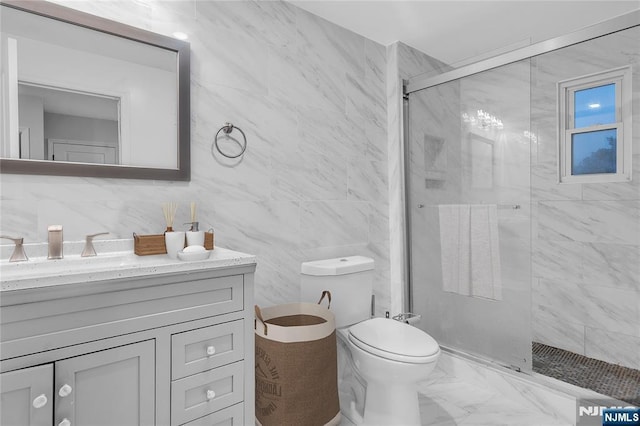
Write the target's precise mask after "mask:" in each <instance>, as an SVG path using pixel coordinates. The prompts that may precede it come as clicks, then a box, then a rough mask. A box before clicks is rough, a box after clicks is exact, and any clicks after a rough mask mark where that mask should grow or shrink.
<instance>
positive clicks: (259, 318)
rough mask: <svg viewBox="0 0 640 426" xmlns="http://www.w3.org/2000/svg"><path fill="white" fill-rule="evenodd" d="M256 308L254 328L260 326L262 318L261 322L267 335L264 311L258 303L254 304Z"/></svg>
mask: <svg viewBox="0 0 640 426" xmlns="http://www.w3.org/2000/svg"><path fill="white" fill-rule="evenodd" d="M254 309H255V311H256V317H255V319H254V320H253V329H254V330H255V329H256V327H257V326H258V323H257V322H258V320H260V322H261V323H262V325H263V327H264V335H265V336H266V335H267V323H266V322H264V319H263V318H262V311H261V310H260V307H259V306H258V305H254Z"/></svg>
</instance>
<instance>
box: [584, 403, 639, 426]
mask: <svg viewBox="0 0 640 426" xmlns="http://www.w3.org/2000/svg"><path fill="white" fill-rule="evenodd" d="M576 408H577V416H576V419H577V421H576V426H640V408H638V407H636V406H633V405H631V404H627V403H624V402H621V401H618V400H615V399H604V400H585V399H582V400H581V399H579V400H578V401H577V407H576Z"/></svg>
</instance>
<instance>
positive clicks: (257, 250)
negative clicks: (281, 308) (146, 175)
mask: <svg viewBox="0 0 640 426" xmlns="http://www.w3.org/2000/svg"><path fill="white" fill-rule="evenodd" d="M56 2H57V3H60V4H62V5H64V6H68V7H72V8H76V9H79V10H82V11H84V12H88V13H93V14H96V15H99V16H102V17H106V18H109V19H113V20H116V21H120V22H123V23H125V24H129V25H133V26H137V27H140V28H144V29H148V30H151V31H154V32H158V33H162V34H166V35H170V34H172V33H173V32H174V31H177V30H180V31H183V32H186V33H188V34H189V37H190V38H189V42H190V44H191V66H192V75H191V136H192V139H191V146H192V154H191V161H192V176H191V181H190V182H163V181H141V180H121V179H99V178H73V177H50V176H46V177H45V176H26V175H25V176H22V175H1V176H0V185H1V196H0V202H1V206H0V213H1V216H2V217H1V219H0V226H1V228H2V231H3V233H10V234H20V235H23V236H24V237H25V241H27V242H41V241H45V239H46V227H47V225H50V224H54V223H55V224H62V225H63V226H64V229H65V231H64V232H65V239H66V240H80V239H82V238H83V236H84V235H85V234H88V233H93V232H97V231H102V230H107V231H109V232H111V237H112V238H130V237H131V235H132V232H136V233H140V234H149V233H158V232H161V231H162V230H163V229H164V219H163V215H162V210H161V204H162V203H163V202H165V201H176V202H178V203H179V204H180V208H179V210H178V214H177V218H176V223H182V222H186V221H187V218H188V214H189V213H188V205H189V202H191V201H196V202H197V203H198V210H199V217H200V221H201V223H202V226H203V227H205V228H208V227H210V226H212V227H214V229H215V232H216V244H217V245H219V246H221V247H227V248H230V249H234V250H238V251H243V252H247V253H252V254H255V255H257V256H258V268H257V271H256V300H257V302H258V303H260V304H263V305H271V304H276V303H284V302H290V301H296V300H299V285H300V277H299V273H300V263H301V262H303V261H306V260H316V259H320V258H326V257H336V256H344V255H353V254H360V255H365V256H371V257H373V258H374V259H375V261H376V270H377V273H376V275H375V276H376V281H375V292H376V296H377V302H378V313H379V314H382V313H384V311H385V310H389V308H390V298H391V294H390V286H389V280H390V254H389V252H390V251H389V245H390V242H389V241H390V234H389V189H388V155H387V151H388V146H387V143H388V141H387V110H386V72H387V62H386V50H385V47H384V46H381V45H378V44H376V43H374V42H372V41H370V40H367V39H365V38H363V37H361V36H359V35H356V34H354V33H352V32H349V31H347V30H345V29H343V28H341V27H338V26H336V25H334V24H331V23H329V22H327V21H325V20H323V19H321V18H318V17H316V16H314V15H311V14H309V13H307V12H306V11H303V10H301V9H298V8H296V7H294V6H292V5H291V4H289V3H285V2H279V1H269V2H260V1H241V2H234V1H230V2H224V1H216V2H212V1H200V0H185V1H179V2H176V1H162V0H149V1H145V2H131V1H109V2H82V1H73V0H57V1H56ZM226 121H231V122H233V123H234V124H235V125H236V126H238V127H240V128H242V129H243V130H244V132H245V133H246V135H247V139H248V149H247V152H246V154H245V155H244V157H243V158H242V160H241V161H226V159H224V158H222V157H220V156H219V155H215V154H212V149H211V148H212V147H211V144H212V138H213V136H214V135H215V133H216V132H217V130H218V129H219V128H220V127H221V126H222V125H223V124H224V123H225V122H226Z"/></svg>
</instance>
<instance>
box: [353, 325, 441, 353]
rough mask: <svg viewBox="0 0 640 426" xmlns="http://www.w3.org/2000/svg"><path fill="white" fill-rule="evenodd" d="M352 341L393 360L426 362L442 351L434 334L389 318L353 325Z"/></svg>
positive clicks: (370, 351)
mask: <svg viewBox="0 0 640 426" xmlns="http://www.w3.org/2000/svg"><path fill="white" fill-rule="evenodd" d="M349 340H350V341H351V342H352V343H353V344H354V345H356V346H358V347H359V348H360V349H362V350H364V351H367V352H369V353H372V354H374V355H377V356H380V357H383V358H386V359H390V360H394V361H402V362H412V363H426V362H431V361H433V357H434V355H438V354H439V353H440V346H439V345H438V343H437V342H436V341H435V340H434V339H433V337H431V336H429V335H428V334H427V333H425V332H424V331H422V330H420V329H418V328H416V327H413V326H411V325H409V324H405V323H403V322H400V321H396V320H392V319H388V318H372V319H369V320H366V321H363V322H361V323H358V324H356V325H354V326H352V327H351V328H349Z"/></svg>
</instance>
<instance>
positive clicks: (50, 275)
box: [0, 245, 255, 291]
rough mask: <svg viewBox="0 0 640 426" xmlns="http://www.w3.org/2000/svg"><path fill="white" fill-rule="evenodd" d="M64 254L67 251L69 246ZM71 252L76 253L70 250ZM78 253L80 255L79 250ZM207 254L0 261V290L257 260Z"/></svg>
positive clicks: (127, 253)
mask: <svg viewBox="0 0 640 426" xmlns="http://www.w3.org/2000/svg"><path fill="white" fill-rule="evenodd" d="M40 249H41V248H40ZM45 249H46V245H45ZM65 251H67V248H66V246H65ZM69 252H71V253H73V252H72V251H71V250H69ZM75 252H76V253H79V250H76V251H75ZM30 253H45V252H44V251H42V250H39V248H38V247H37V246H36V245H33V246H32V247H27V254H28V255H29V254H30ZM206 253H207V258H206V259H200V260H197V259H194V260H189V261H184V260H179V259H171V258H170V257H169V256H167V255H165V254H159V255H153V256H138V255H136V254H134V253H133V252H132V251H111V252H104V251H103V252H100V253H99V254H98V255H97V256H92V257H81V256H80V255H79V254H69V255H67V254H65V257H64V258H63V259H55V260H49V259H47V258H46V256H40V257H30V258H29V260H28V261H25V262H9V261H8V260H3V261H0V284H1V288H0V290H1V291H12V290H24V289H30V288H42V287H51V286H56V285H66V284H87V283H91V282H97V281H104V280H113V279H122V278H131V277H137V276H146V275H155V274H167V273H181V272H190V271H197V270H199V269H211V268H218V267H228V266H233V265H245V264H251V263H255V256H252V255H247V254H244V253H239V252H236V251H232V250H227V249H224V248H220V247H216V249H215V250H213V251H210V252H209V251H207V252H206ZM185 260H187V259H185Z"/></svg>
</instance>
